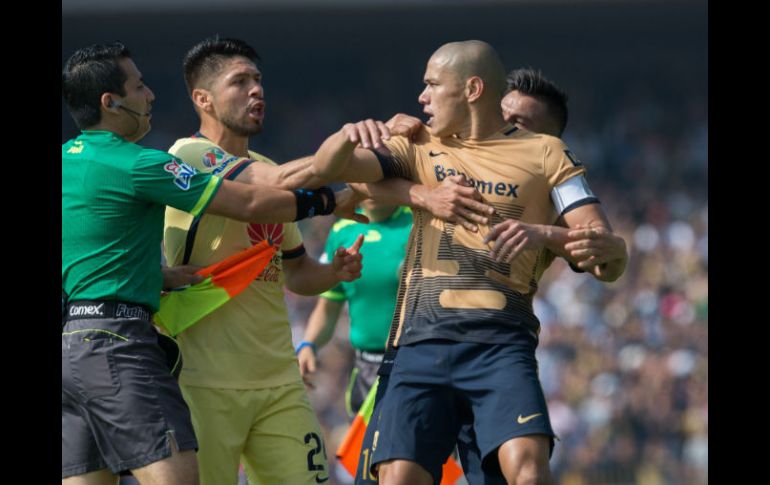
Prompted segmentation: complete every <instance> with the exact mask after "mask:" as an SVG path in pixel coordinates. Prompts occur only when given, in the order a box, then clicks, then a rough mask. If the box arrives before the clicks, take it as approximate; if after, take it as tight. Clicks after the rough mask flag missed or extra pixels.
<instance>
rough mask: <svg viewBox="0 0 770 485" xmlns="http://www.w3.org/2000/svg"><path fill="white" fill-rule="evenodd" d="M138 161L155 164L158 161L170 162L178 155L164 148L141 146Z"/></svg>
mask: <svg viewBox="0 0 770 485" xmlns="http://www.w3.org/2000/svg"><path fill="white" fill-rule="evenodd" d="M137 146H138V145H137ZM137 159H138V161H140V162H141V163H144V164H154V163H158V162H168V161H170V160H175V159H177V157H175V156H173V155H172V154H170V153H168V152H164V151H163V150H157V149H155V148H148V147H140V150H139V155H138V157H137Z"/></svg>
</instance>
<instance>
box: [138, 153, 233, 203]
mask: <svg viewBox="0 0 770 485" xmlns="http://www.w3.org/2000/svg"><path fill="white" fill-rule="evenodd" d="M131 177H132V185H133V189H134V193H135V194H136V196H137V197H139V198H141V199H144V200H149V201H152V202H155V203H157V204H162V205H169V206H171V207H174V208H176V209H179V210H183V211H185V212H189V213H191V214H192V215H194V216H197V215H198V214H200V213H202V212H203V211H204V210H206V207H207V206H208V204H209V203H210V202H211V200H212V199H213V198H214V196H215V195H216V193H217V190H219V187H220V186H221V183H222V180H221V179H219V178H216V177H212V176H211V175H209V174H205V173H200V172H198V170H196V169H195V168H193V167H191V166H190V165H188V164H186V163H184V162H183V161H182V160H180V159H178V158H176V157H174V156H171V155H169V154H168V153H165V152H161V151H159V150H149V149H148V150H144V151H143V152H142V154H140V156H139V157H138V159H137V161H136V163H135V165H134V167H133V170H132V172H131Z"/></svg>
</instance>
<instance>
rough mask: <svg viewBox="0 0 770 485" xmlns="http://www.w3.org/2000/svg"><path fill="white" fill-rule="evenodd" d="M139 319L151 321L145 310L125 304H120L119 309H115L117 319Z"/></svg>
mask: <svg viewBox="0 0 770 485" xmlns="http://www.w3.org/2000/svg"><path fill="white" fill-rule="evenodd" d="M118 317H124V318H139V319H141V320H149V319H150V314H149V313H148V312H146V311H145V310H144V309H142V308H141V307H138V306H128V305H126V304H125V303H118V307H117V308H116V309H115V318H118Z"/></svg>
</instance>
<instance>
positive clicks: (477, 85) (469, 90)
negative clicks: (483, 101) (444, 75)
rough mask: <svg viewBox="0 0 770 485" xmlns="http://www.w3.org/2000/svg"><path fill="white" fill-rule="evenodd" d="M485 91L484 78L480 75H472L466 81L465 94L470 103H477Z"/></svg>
mask: <svg viewBox="0 0 770 485" xmlns="http://www.w3.org/2000/svg"><path fill="white" fill-rule="evenodd" d="M483 92H484V80H483V79H481V78H480V77H478V76H471V77H470V78H468V80H467V81H465V96H467V98H468V102H469V103H475V102H476V101H478V99H479V98H480V97H481V93H483Z"/></svg>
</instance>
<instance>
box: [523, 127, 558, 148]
mask: <svg viewBox="0 0 770 485" xmlns="http://www.w3.org/2000/svg"><path fill="white" fill-rule="evenodd" d="M517 135H518V139H520V140H523V141H526V142H528V143H532V144H537V145H540V146H543V147H547V148H554V149H558V150H563V149H564V147H565V146H566V145H565V144H564V141H562V139H561V138H559V137H558V136H553V135H548V134H546V133H535V132H534V131H529V130H526V129H524V128H519V129H518V130H517Z"/></svg>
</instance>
